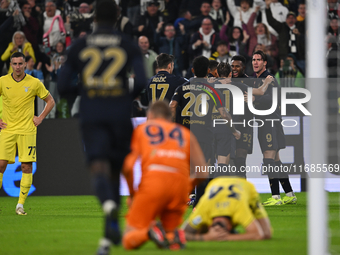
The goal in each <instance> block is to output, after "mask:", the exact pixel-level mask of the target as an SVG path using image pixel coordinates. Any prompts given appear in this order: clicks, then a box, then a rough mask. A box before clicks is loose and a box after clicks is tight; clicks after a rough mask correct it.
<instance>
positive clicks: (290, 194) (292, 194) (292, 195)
mask: <svg viewBox="0 0 340 255" xmlns="http://www.w3.org/2000/svg"><path fill="white" fill-rule="evenodd" d="M286 196H287V197H294V196H295V194H294V192H293V191H291V192H288V193H286Z"/></svg>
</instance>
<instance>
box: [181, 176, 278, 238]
mask: <svg viewBox="0 0 340 255" xmlns="http://www.w3.org/2000/svg"><path fill="white" fill-rule="evenodd" d="M238 225H241V226H242V227H243V228H244V230H245V231H244V233H240V234H238V233H235V231H234V228H235V227H236V226H238ZM184 232H185V237H186V240H187V241H234V240H235V241H236V240H261V239H270V238H271V236H272V234H271V226H270V221H269V218H268V215H267V213H266V211H265V209H264V207H263V206H262V205H261V203H260V201H259V194H258V193H257V191H256V190H255V187H254V185H253V184H251V183H250V182H248V181H247V180H245V179H244V178H227V177H218V178H216V179H213V180H212V181H210V183H209V185H208V186H207V188H206V189H205V193H204V195H203V197H202V198H201V199H200V201H199V202H198V204H197V206H196V210H195V211H193V212H192V213H191V215H190V216H189V219H188V221H187V222H186V223H185V225H184Z"/></svg>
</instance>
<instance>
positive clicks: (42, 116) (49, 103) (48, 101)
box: [33, 94, 55, 127]
mask: <svg viewBox="0 0 340 255" xmlns="http://www.w3.org/2000/svg"><path fill="white" fill-rule="evenodd" d="M44 101H45V102H46V105H45V108H44V110H43V111H42V112H41V114H40V115H39V116H38V117H37V116H34V117H33V123H34V125H35V126H36V127H37V126H39V125H40V124H41V122H42V121H43V120H44V119H45V117H46V116H47V114H49V113H50V111H51V110H52V109H53V107H54V105H55V102H54V99H53V97H52V95H51V94H49V95H48V96H47V97H46V98H45V99H44Z"/></svg>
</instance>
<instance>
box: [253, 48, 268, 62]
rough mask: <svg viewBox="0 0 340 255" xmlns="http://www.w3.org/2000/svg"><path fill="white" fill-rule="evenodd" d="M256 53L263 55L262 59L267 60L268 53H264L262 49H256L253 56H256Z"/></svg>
mask: <svg viewBox="0 0 340 255" xmlns="http://www.w3.org/2000/svg"><path fill="white" fill-rule="evenodd" d="M254 55H261V57H262V60H263V61H267V55H266V54H264V52H263V51H262V50H257V51H255V52H254V53H253V56H254ZM253 56H252V57H253Z"/></svg>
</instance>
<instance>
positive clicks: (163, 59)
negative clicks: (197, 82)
mask: <svg viewBox="0 0 340 255" xmlns="http://www.w3.org/2000/svg"><path fill="white" fill-rule="evenodd" d="M156 61H157V66H158V70H159V71H158V73H157V74H156V75H155V76H153V77H151V79H150V80H149V82H148V85H147V86H146V90H147V95H148V101H149V103H151V102H155V101H156V100H164V99H166V100H167V101H168V102H170V101H171V97H172V96H173V94H174V93H175V90H176V88H177V87H178V86H180V85H182V84H183V83H185V82H187V81H188V80H187V79H185V78H183V77H179V76H176V75H174V74H173V70H174V57H173V56H172V55H169V54H166V53H161V54H159V55H158V56H157V58H156Z"/></svg>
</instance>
